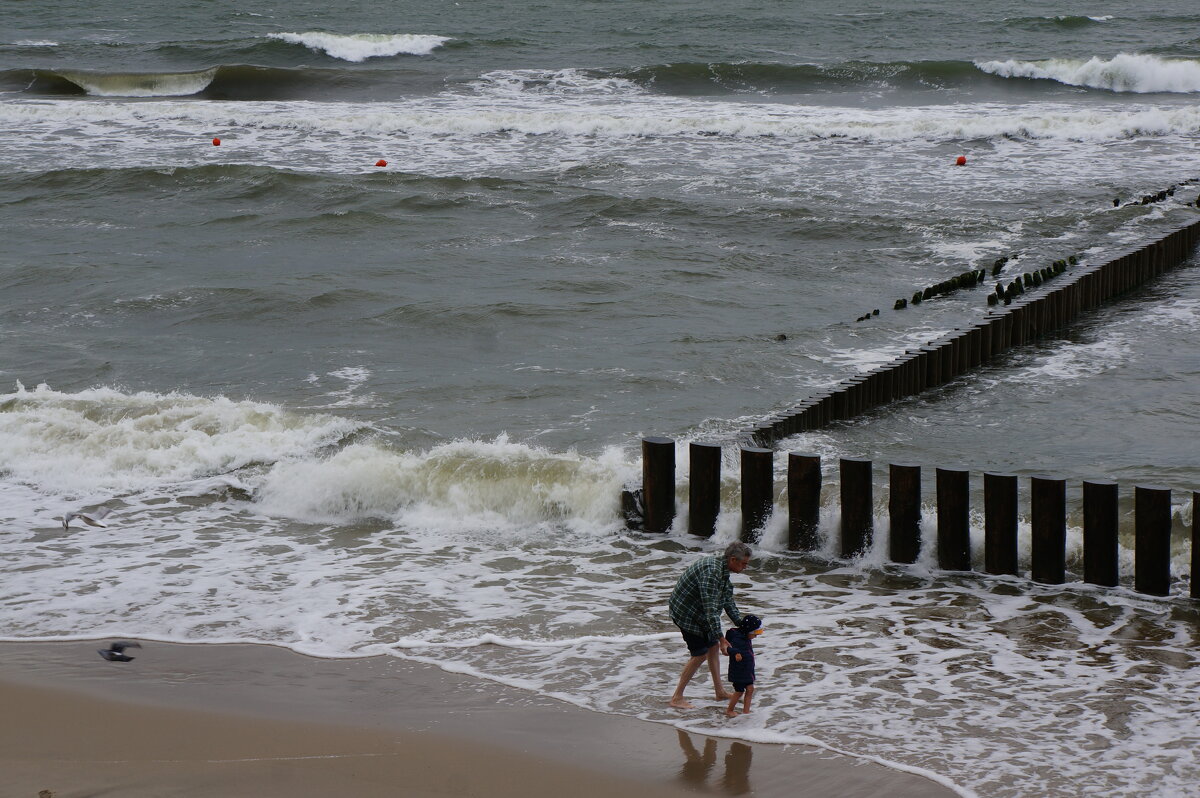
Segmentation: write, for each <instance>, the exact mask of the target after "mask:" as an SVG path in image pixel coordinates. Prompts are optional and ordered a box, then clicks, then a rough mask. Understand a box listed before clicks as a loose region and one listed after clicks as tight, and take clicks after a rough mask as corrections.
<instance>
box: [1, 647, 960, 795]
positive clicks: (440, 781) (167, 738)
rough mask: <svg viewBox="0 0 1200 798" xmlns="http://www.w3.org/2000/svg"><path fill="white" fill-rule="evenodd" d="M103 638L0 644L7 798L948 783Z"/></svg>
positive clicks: (446, 681)
mask: <svg viewBox="0 0 1200 798" xmlns="http://www.w3.org/2000/svg"><path fill="white" fill-rule="evenodd" d="M106 642H107V641H78V642H67V643H5V644H0V652H2V654H3V656H2V657H0V697H2V703H3V706H5V707H6V708H7V709H8V721H9V722H8V723H6V724H4V728H3V731H2V732H0V752H2V753H0V772H2V773H3V774H4V776H3V782H4V784H3V787H4V790H3V794H4V795H5V796H13V798H24V796H28V797H29V798H34V797H35V796H37V795H38V794H39V792H41V791H43V790H48V791H50V793H51V794H52V795H53V796H54V798H85V797H87V798H90V796H104V795H112V796H116V795H120V796H122V797H123V798H139V797H141V796H146V797H147V798H149V797H150V796H155V797H156V798H157V797H161V796H192V795H196V796H199V795H204V796H237V795H246V796H249V795H253V796H262V797H263V798H272V797H274V796H279V797H280V798H283V796H288V797H289V798H301V797H303V796H328V795H345V796H356V797H359V798H369V797H370V796H397V795H404V796H477V795H478V796H484V795H487V796H495V795H499V796H508V795H511V796H518V795H519V796H559V795H564V794H571V795H573V796H579V797H580V798H582V797H583V796H593V795H594V796H601V795H613V794H618V793H623V794H633V795H639V796H672V795H688V794H695V793H698V792H699V793H708V794H718V795H720V794H727V795H761V796H783V795H788V796H827V795H838V796H882V795H887V796H889V798H904V796H914V797H915V796H922V797H923V798H925V797H928V796H932V797H934V798H936V797H937V796H941V795H947V796H949V795H953V794H954V793H953V792H951V791H950V790H947V789H945V788H944V787H942V786H940V785H938V784H934V783H932V782H930V781H928V780H927V779H924V778H921V777H919V776H914V775H910V774H906V773H901V772H897V771H894V770H891V769H888V768H885V767H882V766H879V765H877V764H874V763H870V762H864V761H861V760H856V759H852V758H848V757H840V756H836V755H832V754H830V753H829V752H827V751H821V750H819V749H805V748H802V747H797V746H778V745H765V744H747V743H743V742H737V741H731V740H723V739H714V738H710V737H703V736H699V735H694V734H688V733H686V732H681V731H679V730H677V729H675V728H671V727H669V726H665V725H662V724H653V723H646V722H641V721H637V720H634V719H630V718H622V717H616V716H611V715H603V714H598V713H594V712H589V711H586V710H582V709H578V708H576V707H573V706H570V705H568V704H565V703H563V702H559V701H555V700H552V699H549V698H545V697H541V696H536V695H529V694H526V693H523V692H520V691H516V690H512V689H508V688H504V687H501V686H497V685H494V684H490V683H485V682H480V681H478V680H475V679H471V678H468V677H465V676H457V675H454V674H447V673H444V672H442V671H440V670H437V669H433V668H429V667H425V666H415V665H412V664H410V663H406V662H402V661H399V660H396V659H394V658H387V657H376V658H371V659H347V660H333V659H317V658H312V657H306V656H302V655H299V654H296V653H293V652H291V651H288V650H285V649H282V648H275V647H271V646H256V645H178V644H165V643H157V642H152V641H143V644H144V648H143V649H141V650H140V651H139V650H136V649H135V650H131V652H130V653H132V654H134V655H135V657H136V659H135V660H134V661H133V662H130V663H113V662H106V661H104V660H102V659H101V658H100V657H99V656H98V655H97V653H96V649H97V648H100V647H102V646H104V645H105V644H106ZM695 693H696V694H697V695H699V689H698V688H696V690H695ZM697 704H698V705H699V706H700V707H701V708H700V709H698V710H696V711H697V712H713V713H716V712H718V711H719V709H720V707H719V705H718V703H717V702H715V701H711V700H710V701H704V702H701V701H697Z"/></svg>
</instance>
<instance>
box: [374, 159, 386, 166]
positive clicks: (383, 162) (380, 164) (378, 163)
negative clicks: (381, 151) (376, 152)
mask: <svg viewBox="0 0 1200 798" xmlns="http://www.w3.org/2000/svg"><path fill="white" fill-rule="evenodd" d="M375 165H376V166H387V161H385V160H383V159H382V158H380V159H379V160H378V161H376V162H375Z"/></svg>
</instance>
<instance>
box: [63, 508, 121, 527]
mask: <svg viewBox="0 0 1200 798" xmlns="http://www.w3.org/2000/svg"><path fill="white" fill-rule="evenodd" d="M110 512H112V511H111V510H110V509H109V508H107V507H97V508H96V509H95V510H92V511H91V512H90V513H67V514H66V515H64V516H63V517H62V525H63V529H67V528H69V527H70V526H71V522H72V521H74V520H75V519H76V518H78V519H79V520H80V521H82V522H83V523H85V524H87V525H88V526H102V527H107V526H108V524H106V523H104V517H105V516H106V515H108V514H109V513H110Z"/></svg>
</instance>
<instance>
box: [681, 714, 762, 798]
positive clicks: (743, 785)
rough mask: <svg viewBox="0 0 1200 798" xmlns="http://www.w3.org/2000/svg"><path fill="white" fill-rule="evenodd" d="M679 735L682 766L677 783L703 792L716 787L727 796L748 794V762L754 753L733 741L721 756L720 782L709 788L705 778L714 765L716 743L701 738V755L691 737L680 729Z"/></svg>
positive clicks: (707, 778)
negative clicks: (723, 756)
mask: <svg viewBox="0 0 1200 798" xmlns="http://www.w3.org/2000/svg"><path fill="white" fill-rule="evenodd" d="M676 731H677V732H678V733H679V747H680V749H682V750H683V757H684V759H683V765H682V766H681V767H680V768H679V780H680V781H682V782H684V783H685V784H687V785H688V786H689V787H692V788H701V789H707V788H709V787H710V786H715V787H717V788H718V789H719V790H720V791H721V792H724V793H726V794H728V795H744V794H746V793H748V792H750V762H751V760H752V759H753V758H754V749H753V748H751V747H750V746H749V745H746V744H745V743H741V742H737V741H734V742H732V743H730V744H729V749H728V750H727V751H726V752H725V771H724V773H723V774H722V775H721V779H720V781H719V782H718V783H716V784H714V785H710V784H709V775H710V774H711V773H712V769H713V766H714V765H716V763H717V741H716V740H715V739H714V738H712V737H705V738H704V753H700V751H699V750H698V749H697V748H696V745H695V743H693V742H692V736H691V735H690V734H688V733H687V732H685V731H683V730H682V729H677V730H676Z"/></svg>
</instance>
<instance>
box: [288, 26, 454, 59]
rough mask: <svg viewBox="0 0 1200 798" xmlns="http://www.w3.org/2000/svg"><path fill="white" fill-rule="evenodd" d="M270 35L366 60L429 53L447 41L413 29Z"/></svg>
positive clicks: (291, 42) (314, 48)
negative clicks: (400, 31)
mask: <svg viewBox="0 0 1200 798" xmlns="http://www.w3.org/2000/svg"><path fill="white" fill-rule="evenodd" d="M270 38H272V39H279V40H280V41H284V42H288V43H290V44H302V45H304V46H305V47H307V48H309V49H310V50H317V51H319V52H323V53H325V54H326V55H328V56H330V57H331V58H338V59H341V60H342V61H354V62H358V61H366V60H367V59H368V58H386V57H388V56H393V55H429V54H430V53H432V52H433V51H434V50H436V49H437V48H439V47H441V46H442V45H443V44H445V43H446V42H448V41H450V38H449V37H447V36H423V35H416V34H411V33H395V34H388V33H355V34H348V35H347V34H338V33H322V32H320V31H308V32H307V33H272V34H270Z"/></svg>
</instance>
